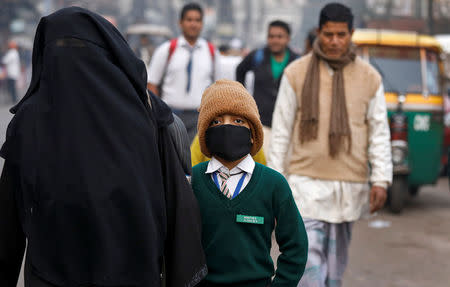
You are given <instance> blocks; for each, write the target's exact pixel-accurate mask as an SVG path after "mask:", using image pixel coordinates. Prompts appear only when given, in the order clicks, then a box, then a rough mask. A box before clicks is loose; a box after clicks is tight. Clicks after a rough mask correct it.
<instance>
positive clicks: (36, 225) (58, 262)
mask: <svg viewBox="0 0 450 287" xmlns="http://www.w3.org/2000/svg"><path fill="white" fill-rule="evenodd" d="M154 106H155V107H153V105H152V108H150V106H149V104H148V96H147V93H146V73H145V67H144V64H143V62H142V61H140V60H139V59H137V58H136V57H135V56H134V54H133V52H132V51H131V50H130V48H129V47H128V45H127V43H126V41H125V40H124V39H123V37H122V36H121V35H120V33H119V32H118V31H117V30H116V29H115V28H114V27H113V26H112V25H111V24H110V23H109V22H108V21H106V20H105V19H104V18H102V17H101V16H99V15H97V14H94V13H92V12H89V11H87V10H84V9H81V8H76V7H72V8H67V9H62V10H60V11H58V12H56V13H54V14H52V15H50V16H47V17H44V18H42V19H41V21H40V23H39V26H38V28H37V32H36V37H35V43H34V47H33V75H32V80H31V84H30V87H29V89H28V91H27V93H26V95H25V96H24V98H23V99H22V100H21V101H20V102H19V104H17V105H16V106H15V107H14V108H13V109H12V110H11V111H12V112H13V113H15V116H14V118H13V120H12V121H11V123H10V125H9V126H8V131H7V140H6V142H5V144H4V145H3V147H2V150H1V155H2V156H3V157H4V158H5V159H6V160H7V161H8V162H9V163H10V164H12V165H14V166H16V167H17V170H18V173H19V174H18V177H19V179H20V183H19V187H18V189H17V191H16V200H17V202H18V205H19V211H20V218H21V222H22V226H23V229H24V232H25V234H26V236H27V238H28V251H27V261H29V263H31V266H32V268H33V272H35V273H36V274H37V275H38V276H39V277H41V278H43V279H45V280H46V281H48V282H50V283H52V284H55V285H57V286H80V285H82V286H91V285H95V286H136V287H141V286H142V287H144V286H145V287H147V286H159V285H160V272H161V262H162V258H163V255H164V254H166V256H165V257H166V265H167V270H168V276H171V275H170V274H171V273H170V272H171V270H174V273H173V274H172V275H173V277H174V278H173V279H171V280H170V282H169V286H193V285H195V284H196V283H197V282H198V281H199V280H200V279H201V278H202V277H203V276H204V274H205V272H206V267H205V264H204V262H205V261H204V256H203V252H202V250H201V245H200V222H199V214H198V209H197V206H196V201H195V199H194V197H193V194H192V191H191V190H190V187H189V185H188V184H187V182H186V180H185V178H184V172H183V169H182V167H181V165H180V163H179V160H178V159H177V156H176V152H175V150H174V146H173V143H172V142H171V140H170V136H169V135H168V133H167V126H168V125H169V124H171V122H172V121H173V118H172V116H171V113H170V110H169V109H168V108H166V107H164V103H162V102H160V103H155V105H154ZM167 160H170V162H167ZM180 200H183V201H180ZM186 229H187V230H186ZM186 231H187V234H186ZM180 236H181V237H183V240H181V238H179V237H180ZM184 249H188V250H189V252H188V255H189V257H190V258H189V259H188V260H181V261H180V262H177V260H176V258H184V255H185V254H183V252H184ZM168 279H170V278H168Z"/></svg>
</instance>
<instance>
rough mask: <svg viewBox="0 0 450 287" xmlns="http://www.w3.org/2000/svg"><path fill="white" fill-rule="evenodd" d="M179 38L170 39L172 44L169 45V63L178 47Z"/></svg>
mask: <svg viewBox="0 0 450 287" xmlns="http://www.w3.org/2000/svg"><path fill="white" fill-rule="evenodd" d="M177 43H178V38H173V39H171V40H170V46H169V55H168V56H167V62H166V65H167V63H169V60H170V58H172V55H173V52H175V49H176V48H177Z"/></svg>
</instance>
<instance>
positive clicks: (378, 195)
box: [370, 185, 387, 213]
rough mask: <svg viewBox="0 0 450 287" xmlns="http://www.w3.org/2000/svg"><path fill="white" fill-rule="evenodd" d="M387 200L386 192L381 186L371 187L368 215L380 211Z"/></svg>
mask: <svg viewBox="0 0 450 287" xmlns="http://www.w3.org/2000/svg"><path fill="white" fill-rule="evenodd" d="M386 198H387V191H386V189H385V188H383V187H381V186H376V185H374V186H372V189H371V190H370V213H374V212H375V211H377V210H379V209H381V208H382V207H383V206H384V203H385V202H386Z"/></svg>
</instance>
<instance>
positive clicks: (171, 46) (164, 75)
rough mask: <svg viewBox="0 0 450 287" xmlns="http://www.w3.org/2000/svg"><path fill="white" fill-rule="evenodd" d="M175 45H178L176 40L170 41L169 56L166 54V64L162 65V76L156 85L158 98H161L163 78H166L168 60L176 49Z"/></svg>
mask: <svg viewBox="0 0 450 287" xmlns="http://www.w3.org/2000/svg"><path fill="white" fill-rule="evenodd" d="M177 44H178V38H173V39H171V40H170V45H169V54H167V60H166V64H165V65H164V70H163V74H162V77H161V82H160V83H159V85H158V90H159V96H161V92H162V85H163V83H164V78H165V77H166V73H167V66H168V65H169V61H170V58H172V55H173V53H174V52H175V49H176V48H177Z"/></svg>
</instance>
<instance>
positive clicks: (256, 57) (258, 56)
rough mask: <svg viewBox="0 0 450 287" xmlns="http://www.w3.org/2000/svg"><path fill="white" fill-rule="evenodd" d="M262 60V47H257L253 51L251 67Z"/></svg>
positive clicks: (256, 65) (254, 66) (257, 64)
mask: <svg viewBox="0 0 450 287" xmlns="http://www.w3.org/2000/svg"><path fill="white" fill-rule="evenodd" d="M263 60H264V48H259V49H258V50H256V51H255V54H253V59H252V69H254V68H256V67H258V66H259V65H260V64H261V63H262V61H263Z"/></svg>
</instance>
